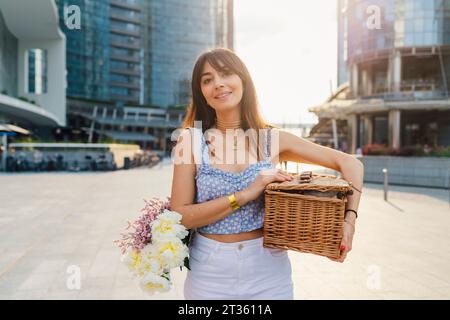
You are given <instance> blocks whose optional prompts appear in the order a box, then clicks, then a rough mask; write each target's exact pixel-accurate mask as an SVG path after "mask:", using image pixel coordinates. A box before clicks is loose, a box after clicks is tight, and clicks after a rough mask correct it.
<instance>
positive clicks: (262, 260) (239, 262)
mask: <svg viewBox="0 0 450 320" xmlns="http://www.w3.org/2000/svg"><path fill="white" fill-rule="evenodd" d="M189 264H190V268H191V270H188V272H187V277H186V281H185V284H184V297H185V299H188V300H213V299H230V300H236V299H237V300H251V299H260V300H279V299H282V300H292V299H293V283H292V279H291V274H292V269H291V262H290V261H289V257H288V254H287V251H286V250H281V249H272V248H264V247H263V237H260V238H257V239H252V240H246V241H240V242H234V243H223V242H219V241H216V240H212V239H209V238H206V237H204V236H202V235H201V234H200V233H198V232H196V233H195V234H194V236H193V239H192V240H191V243H190V259H189Z"/></svg>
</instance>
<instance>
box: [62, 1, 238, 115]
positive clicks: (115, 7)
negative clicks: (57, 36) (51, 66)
mask: <svg viewBox="0 0 450 320" xmlns="http://www.w3.org/2000/svg"><path fill="white" fill-rule="evenodd" d="M57 3H58V6H59V11H60V20H61V28H62V29H63V30H64V32H65V33H66V37H67V69H68V75H67V77H68V90H67V95H68V96H69V97H71V98H76V97H78V98H84V99H93V100H103V101H113V102H115V103H117V104H119V105H125V104H132V105H158V106H161V107H166V106H168V105H179V104H186V103H188V101H189V93H190V89H189V88H190V84H189V79H190V76H191V70H192V66H193V63H194V61H195V58H196V56H197V55H198V54H199V53H200V52H201V51H203V50H204V49H207V48H211V47H216V46H225V47H232V42H233V36H232V34H233V22H232V1H230V0H214V1H210V0H190V1H186V0H164V1H163V0H122V1H119V0H95V1H94V0H70V1H69V0H57ZM69 5H76V6H79V8H80V13H81V28H80V29H73V30H70V29H68V28H67V26H66V25H65V23H64V19H65V17H64V8H65V7H66V8H67V7H68V6H69Z"/></svg>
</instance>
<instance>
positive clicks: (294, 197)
mask: <svg viewBox="0 0 450 320" xmlns="http://www.w3.org/2000/svg"><path fill="white" fill-rule="evenodd" d="M299 177H300V176H299V175H297V176H294V179H293V180H292V181H286V182H282V183H271V184H269V185H267V187H266V190H265V216H264V246H265V247H270V248H280V249H289V250H295V251H299V252H306V253H313V254H317V255H320V256H325V257H330V258H338V257H339V254H340V252H339V250H340V244H341V240H342V224H343V221H344V210H345V202H346V201H347V200H346V196H347V194H351V186H350V184H349V183H348V182H347V181H345V180H343V179H340V178H337V177H335V176H330V175H318V174H313V175H312V178H311V181H310V182H307V183H299V181H300V179H299Z"/></svg>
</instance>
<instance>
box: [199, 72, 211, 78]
mask: <svg viewBox="0 0 450 320" xmlns="http://www.w3.org/2000/svg"><path fill="white" fill-rule="evenodd" d="M211 74H212V73H211V72H205V73H202V75H201V76H200V79H201V78H202V77H203V76H210V75H211Z"/></svg>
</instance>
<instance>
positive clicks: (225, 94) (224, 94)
mask: <svg viewBox="0 0 450 320" xmlns="http://www.w3.org/2000/svg"><path fill="white" fill-rule="evenodd" d="M231 93H232V92H231V91H226V92H222V93H219V94H218V95H216V96H215V97H214V99H217V100H219V101H225V100H227V98H228V97H229V96H230V95H231Z"/></svg>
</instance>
